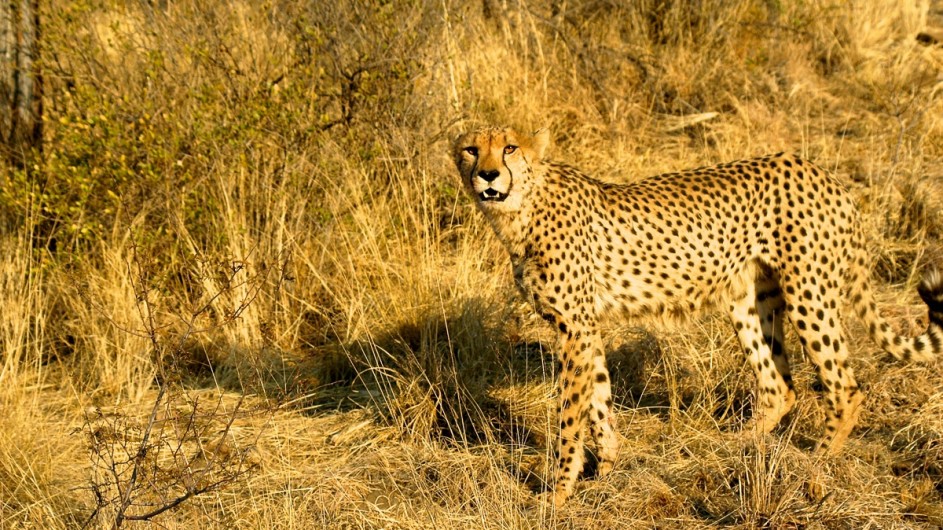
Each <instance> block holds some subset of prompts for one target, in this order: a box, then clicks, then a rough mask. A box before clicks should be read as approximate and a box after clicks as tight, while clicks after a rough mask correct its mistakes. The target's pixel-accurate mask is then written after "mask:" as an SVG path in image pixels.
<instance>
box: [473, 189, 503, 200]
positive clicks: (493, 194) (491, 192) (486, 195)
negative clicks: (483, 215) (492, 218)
mask: <svg viewBox="0 0 943 530" xmlns="http://www.w3.org/2000/svg"><path fill="white" fill-rule="evenodd" d="M478 198H479V199H481V202H501V201H503V200H504V199H507V198H508V194H507V193H501V192H500V191H498V190H496V189H494V188H488V189H486V190H485V191H483V192H481V193H479V194H478Z"/></svg>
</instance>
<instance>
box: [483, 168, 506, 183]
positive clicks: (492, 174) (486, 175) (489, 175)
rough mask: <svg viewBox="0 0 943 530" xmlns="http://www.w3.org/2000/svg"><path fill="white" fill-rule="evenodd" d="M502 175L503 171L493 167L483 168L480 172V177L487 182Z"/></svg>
mask: <svg viewBox="0 0 943 530" xmlns="http://www.w3.org/2000/svg"><path fill="white" fill-rule="evenodd" d="M500 175H501V172H500V171H498V170H497V169H492V170H491V171H488V170H485V169H482V170H481V171H479V172H478V178H480V179H481V180H483V181H485V182H493V181H494V179H496V178H498V176H500Z"/></svg>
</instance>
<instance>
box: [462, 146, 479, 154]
mask: <svg viewBox="0 0 943 530" xmlns="http://www.w3.org/2000/svg"><path fill="white" fill-rule="evenodd" d="M465 152H466V153H468V154H470V155H471V156H478V148H477V147H475V146H471V147H466V148H465Z"/></svg>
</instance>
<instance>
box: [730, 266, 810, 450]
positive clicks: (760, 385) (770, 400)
mask: <svg viewBox="0 0 943 530" xmlns="http://www.w3.org/2000/svg"><path fill="white" fill-rule="evenodd" d="M739 294H740V296H737V297H736V298H735V299H734V300H733V301H732V302H731V304H730V319H731V321H732V322H733V325H734V328H736V330H737V337H738V338H739V339H740V344H741V345H742V346H743V353H744V355H745V356H746V358H747V361H749V363H750V366H751V367H752V368H753V372H754V373H755V374H756V383H757V388H756V400H755V409H754V411H753V420H752V423H753V425H754V426H755V428H756V429H757V430H759V431H761V432H769V431H771V430H773V428H774V427H776V425H778V424H779V421H780V420H781V419H782V417H783V416H784V415H785V414H786V412H788V410H789V407H790V406H791V405H792V402H794V401H795V397H794V395H792V397H791V399H790V396H791V393H792V389H791V388H790V386H789V384H788V383H787V382H786V380H784V378H783V376H782V375H780V374H781V373H780V368H779V366H778V365H777V364H776V360H775V359H774V358H773V352H772V350H771V348H770V344H769V343H768V342H767V341H766V340H765V337H764V333H763V326H762V324H761V318H760V314H759V312H758V311H757V306H758V305H760V304H758V301H757V296H756V285H755V283H754V282H753V280H752V278H751V279H749V280H747V281H745V282H744V289H743V292H742V293H739ZM762 305H764V310H765V309H766V307H765V306H766V304H762ZM774 321H775V317H774ZM773 336H774V337H775V334H773ZM787 370H788V367H787Z"/></svg>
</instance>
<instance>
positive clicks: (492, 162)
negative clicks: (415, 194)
mask: <svg viewBox="0 0 943 530" xmlns="http://www.w3.org/2000/svg"><path fill="white" fill-rule="evenodd" d="M549 142H550V133H549V132H548V131H547V130H546V129H541V130H540V131H537V132H536V133H534V134H533V135H527V134H521V133H518V132H516V131H514V130H513V129H510V128H507V127H485V128H481V129H478V130H476V131H473V132H470V133H467V134H463V135H462V136H460V137H459V138H458V140H456V142H455V148H454V155H455V164H456V165H457V166H458V172H459V173H460V174H461V175H462V181H463V182H464V183H465V188H466V189H467V190H468V192H469V193H471V195H472V196H473V197H474V198H475V200H476V202H477V203H478V205H479V206H481V207H482V208H485V209H497V210H507V211H515V210H518V209H520V207H521V201H522V200H523V198H524V196H525V195H526V193H527V191H528V190H529V188H530V186H531V184H532V183H531V182H530V179H531V178H532V166H533V165H534V164H535V163H536V162H539V161H540V160H541V159H542V158H543V155H544V151H545V150H546V148H547V144H548V143H549Z"/></svg>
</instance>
